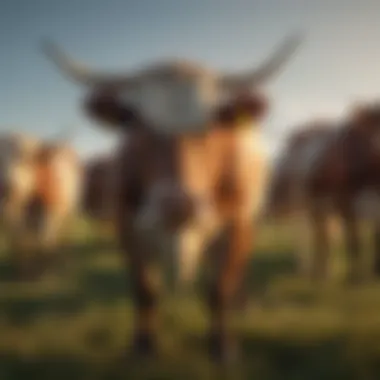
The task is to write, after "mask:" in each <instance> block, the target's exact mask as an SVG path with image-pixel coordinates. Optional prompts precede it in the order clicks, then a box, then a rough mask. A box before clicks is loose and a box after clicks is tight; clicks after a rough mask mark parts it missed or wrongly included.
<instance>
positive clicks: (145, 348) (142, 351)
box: [132, 334, 157, 359]
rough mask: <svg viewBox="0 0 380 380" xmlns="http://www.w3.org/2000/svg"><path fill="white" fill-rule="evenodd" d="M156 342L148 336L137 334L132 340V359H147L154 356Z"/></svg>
mask: <svg viewBox="0 0 380 380" xmlns="http://www.w3.org/2000/svg"><path fill="white" fill-rule="evenodd" d="M156 354H157V342H156V339H155V338H154V337H153V336H151V335H148V334H139V335H137V336H136V337H135V338H134V339H133V343H132V357H134V358H139V359H148V358H152V357H154V356H156Z"/></svg>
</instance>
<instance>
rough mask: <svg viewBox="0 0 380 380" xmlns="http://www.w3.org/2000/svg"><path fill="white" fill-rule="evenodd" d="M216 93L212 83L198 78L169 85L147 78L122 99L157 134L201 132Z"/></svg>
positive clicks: (209, 113) (127, 92)
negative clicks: (132, 107)
mask: <svg viewBox="0 0 380 380" xmlns="http://www.w3.org/2000/svg"><path fill="white" fill-rule="evenodd" d="M216 94H217V90H216V89H215V88H213V86H212V82H209V81H202V80H199V78H198V80H187V81H186V80H178V81H175V80H173V81H171V82H167V81H162V80H158V79H154V78H150V79H148V80H146V81H145V82H144V83H140V84H139V85H138V86H136V87H134V88H131V89H128V90H126V91H125V93H124V94H123V100H124V101H125V102H126V103H129V104H133V105H134V106H135V107H136V108H137V109H138V110H139V112H140V114H142V115H144V117H145V118H146V119H147V122H148V123H150V125H152V127H154V128H157V129H158V130H160V132H163V133H184V132H199V131H202V130H204V126H206V125H207V124H208V121H209V118H210V116H211V109H212V105H213V104H214V103H215V101H216Z"/></svg>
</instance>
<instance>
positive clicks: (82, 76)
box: [42, 40, 129, 86]
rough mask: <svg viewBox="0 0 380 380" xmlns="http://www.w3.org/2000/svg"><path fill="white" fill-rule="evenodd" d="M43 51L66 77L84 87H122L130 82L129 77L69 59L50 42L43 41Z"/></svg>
mask: <svg viewBox="0 0 380 380" xmlns="http://www.w3.org/2000/svg"><path fill="white" fill-rule="evenodd" d="M42 50H43V52H44V54H45V55H46V56H47V57H48V58H49V59H50V60H51V61H53V62H54V63H55V64H56V66H57V67H58V68H59V69H60V70H61V71H62V72H63V73H64V74H65V75H66V76H68V77H69V78H70V79H72V80H74V81H75V82H77V83H80V84H82V85H85V86H101V85H112V84H116V85H120V84H123V83H125V82H128V81H129V75H124V76H121V75H111V74H105V73H99V72H95V71H93V70H91V69H90V68H88V67H86V66H85V65H83V64H82V63H79V62H76V61H74V60H73V59H71V58H69V57H68V55H67V54H66V53H64V52H63V51H62V50H61V49H60V48H58V46H57V45H56V44H54V43H53V42H51V41H49V40H45V41H43V43H42Z"/></svg>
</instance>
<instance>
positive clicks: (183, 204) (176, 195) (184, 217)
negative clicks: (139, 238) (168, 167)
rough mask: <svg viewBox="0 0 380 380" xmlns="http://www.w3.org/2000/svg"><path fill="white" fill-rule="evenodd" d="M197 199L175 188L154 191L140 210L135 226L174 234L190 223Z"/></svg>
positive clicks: (195, 210) (195, 212) (194, 214)
mask: <svg viewBox="0 0 380 380" xmlns="http://www.w3.org/2000/svg"><path fill="white" fill-rule="evenodd" d="M198 203H199V202H197V199H196V198H194V197H192V196H190V195H188V194H187V193H186V192H185V191H183V190H180V189H178V188H176V187H171V188H168V189H166V190H163V189H161V191H159V189H157V188H156V189H155V191H152V193H151V194H150V197H149V199H148V201H147V203H146V204H145V206H144V207H143V208H142V209H141V211H140V213H139V216H138V220H137V225H138V227H139V228H140V229H143V230H151V229H160V230H165V231H167V232H176V231H178V230H180V229H181V228H182V227H184V226H185V225H186V224H188V223H190V222H191V221H192V220H193V219H194V218H195V216H196V214H197V210H198Z"/></svg>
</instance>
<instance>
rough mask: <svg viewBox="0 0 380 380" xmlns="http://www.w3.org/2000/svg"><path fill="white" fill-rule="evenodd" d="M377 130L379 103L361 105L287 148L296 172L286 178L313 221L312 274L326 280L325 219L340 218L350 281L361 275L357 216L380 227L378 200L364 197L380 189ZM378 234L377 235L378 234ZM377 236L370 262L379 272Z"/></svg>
mask: <svg viewBox="0 0 380 380" xmlns="http://www.w3.org/2000/svg"><path fill="white" fill-rule="evenodd" d="M333 124H334V123H330V126H333ZM379 131H380V106H379V105H378V104H365V105H363V106H360V107H357V108H356V109H355V111H354V112H351V113H350V114H349V115H348V117H347V118H346V119H345V120H344V121H343V122H341V123H340V125H339V126H338V128H330V129H329V128H327V129H326V130H324V131H323V130H322V129H321V130H320V132H319V133H317V135H316V134H313V131H312V129H310V128H309V129H306V130H305V131H304V132H303V136H308V139H306V140H304V141H303V145H302V146H300V145H299V146H298V147H299V149H296V151H294V153H293V152H291V151H290V150H289V152H291V153H289V155H290V156H293V158H295V160H294V161H293V166H294V167H293V171H292V173H293V174H294V173H296V176H295V177H293V179H292V180H290V181H289V183H291V185H292V186H293V199H295V197H294V194H296V195H297V198H296V200H297V202H298V205H299V209H301V208H303V211H306V212H307V214H308V217H309V220H311V223H312V232H313V238H314V248H313V249H314V252H313V254H312V263H311V270H312V275H313V276H314V277H315V278H325V277H326V276H327V273H328V271H327V269H328V265H327V264H328V259H329V236H328V235H329V233H328V219H329V218H330V217H331V215H332V214H333V213H334V214H338V215H339V216H340V217H341V218H342V221H343V227H344V233H345V240H346V245H347V250H348V255H349V273H348V280H349V281H351V282H356V281H359V280H361V279H362V273H361V265H360V244H359V232H358V218H360V217H364V218H370V219H372V220H374V221H375V227H376V231H378V230H379V227H378V224H379V221H378V220H379V217H378V215H376V214H379V205H380V203H379V200H378V199H376V196H375V197H372V199H371V198H370V197H368V195H369V194H370V192H371V191H372V192H374V193H377V192H378V190H379V189H378V186H379V169H380V150H379V149H378V136H379ZM317 136H318V137H317ZM318 139H319V141H318ZM301 140H302V139H301ZM319 142H321V144H319V145H318V143H319ZM313 149H314V151H313ZM302 152H304V153H302ZM310 152H313V155H312V158H311V159H310V156H307V154H308V153H310ZM297 170H298V172H297ZM282 174H283V175H284V172H283V173H282ZM284 178H286V175H284V177H283V179H284ZM287 178H288V179H290V177H287ZM280 179H281V177H280V176H279V177H278V183H277V184H276V186H275V188H276V187H277V189H276V191H277V194H278V193H279V189H280V188H281V186H282V187H284V186H285V185H284V183H285V181H284V180H283V179H282V180H280ZM295 191H296V193H295ZM274 198H275V197H274ZM278 199H279V197H278V198H277V200H278ZM368 205H369V207H368ZM369 211H371V212H370V213H369ZM376 236H380V235H379V232H376ZM378 240H379V238H378V237H377V238H376V245H377V247H376V254H375V264H374V269H375V273H376V274H377V275H379V274H380V263H379V262H380V255H379V247H378V245H379V242H378Z"/></svg>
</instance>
